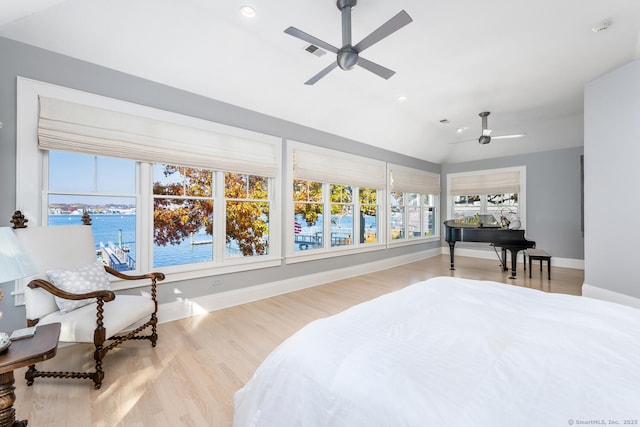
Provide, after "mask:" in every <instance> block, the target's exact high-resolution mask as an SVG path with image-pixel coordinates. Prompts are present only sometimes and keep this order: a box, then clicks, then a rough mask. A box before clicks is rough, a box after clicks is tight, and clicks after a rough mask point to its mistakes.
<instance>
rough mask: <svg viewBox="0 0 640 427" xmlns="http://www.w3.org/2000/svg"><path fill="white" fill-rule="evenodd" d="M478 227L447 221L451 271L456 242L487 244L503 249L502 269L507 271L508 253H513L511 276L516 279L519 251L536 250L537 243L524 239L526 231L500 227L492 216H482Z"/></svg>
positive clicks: (446, 237)
mask: <svg viewBox="0 0 640 427" xmlns="http://www.w3.org/2000/svg"><path fill="white" fill-rule="evenodd" d="M480 217H481V220H480V223H479V224H478V225H475V224H466V223H460V222H456V221H455V220H452V219H450V220H447V221H445V222H444V226H445V240H446V241H447V243H449V257H450V269H451V270H455V267H454V250H455V245H456V242H486V243H491V244H492V245H494V246H495V247H499V248H502V267H503V269H504V271H507V270H508V268H507V264H506V251H507V250H508V251H509V252H510V253H511V276H509V279H515V278H516V260H517V258H518V251H521V250H525V249H529V248H534V247H535V246H536V242H534V241H532V240H527V239H526V238H525V237H524V231H525V230H509V229H506V228H502V227H500V225H499V224H498V223H497V221H495V219H494V218H493V216H491V215H481V216H480Z"/></svg>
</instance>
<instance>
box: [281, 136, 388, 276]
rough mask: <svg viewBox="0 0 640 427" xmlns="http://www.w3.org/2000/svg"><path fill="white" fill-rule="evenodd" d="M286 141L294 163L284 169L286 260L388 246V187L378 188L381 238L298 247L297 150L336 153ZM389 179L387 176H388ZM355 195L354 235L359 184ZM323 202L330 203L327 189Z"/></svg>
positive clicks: (334, 255)
mask: <svg viewBox="0 0 640 427" xmlns="http://www.w3.org/2000/svg"><path fill="white" fill-rule="evenodd" d="M285 145H286V156H287V158H286V164H287V165H291V167H287V168H286V171H284V177H285V178H284V182H285V187H286V188H285V191H284V193H285V197H286V200H287V204H286V207H285V211H286V219H285V230H284V232H283V233H282V235H283V239H284V241H285V244H284V247H285V262H286V263H287V264H293V263H297V262H304V261H312V260H317V259H325V258H332V257H336V256H344V255H351V254H359V253H363V252H369V251H376V250H381V249H385V248H386V235H387V231H386V230H387V216H386V211H387V209H386V208H385V206H386V204H387V203H386V199H387V197H386V193H387V189H386V188H379V189H378V206H379V208H378V241H377V242H375V243H360V242H359V241H357V240H356V239H354V242H353V244H352V245H347V246H340V247H330V246H329V247H322V248H318V249H309V250H306V251H296V250H295V245H294V231H293V230H294V203H293V180H294V170H293V162H294V159H293V158H294V152H295V150H296V148H297V149H300V148H303V149H304V150H306V151H315V152H318V153H321V154H323V155H325V156H326V155H331V154H335V153H336V151H335V150H331V149H328V148H323V147H316V146H312V145H309V144H305V143H302V142H297V141H291V140H288V141H286V143H285ZM385 182H386V177H385ZM331 184H342V185H350V184H349V183H331ZM353 189H354V193H353V194H354V195H353V200H354V203H353V206H354V212H353V215H354V218H353V227H354V235H355V233H356V230H357V228H356V227H358V225H359V221H360V220H359V216H358V215H357V212H356V208H357V207H358V206H359V205H358V206H356V203H355V201H356V200H359V195H358V193H357V190H358V189H359V187H357V186H353ZM322 197H323V204H324V205H325V206H329V205H330V201H329V199H330V198H329V195H328V191H323V194H322ZM324 229H325V233H324V234H325V235H327V236H328V235H330V232H327V229H330V224H327V221H325V224H324Z"/></svg>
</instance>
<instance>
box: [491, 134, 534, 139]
mask: <svg viewBox="0 0 640 427" xmlns="http://www.w3.org/2000/svg"><path fill="white" fill-rule="evenodd" d="M526 135H527V134H526V133H514V134H511V135H498V136H492V137H491V139H511V138H522V137H523V136H526Z"/></svg>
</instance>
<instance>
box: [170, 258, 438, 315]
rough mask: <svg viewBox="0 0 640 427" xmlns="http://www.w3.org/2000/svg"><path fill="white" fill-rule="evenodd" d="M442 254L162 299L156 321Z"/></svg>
mask: <svg viewBox="0 0 640 427" xmlns="http://www.w3.org/2000/svg"><path fill="white" fill-rule="evenodd" d="M440 254H441V251H440V248H434V249H429V250H426V251H420V252H416V253H412V254H408V255H403V256H399V257H393V258H387V259H384V260H379V261H375V262H371V263H366V264H360V265H355V266H353V267H347V268H341V269H336V270H329V271H326V272H322V273H315V274H307V275H304V276H299V277H293V278H291V279H286V280H280V281H277V282H270V283H265V284H261V285H256V286H250V287H247V288H242V289H234V290H231V291H226V292H219V293H215V294H210V295H205V296H201V297H197V298H193V299H180V300H177V301H173V302H169V303H163V304H160V305H159V307H158V321H159V322H160V323H165V322H171V321H174V320H178V319H184V318H187V317H190V316H194V315H198V314H205V313H208V312H210V311H216V310H221V309H223V308H228V307H233V306H236V305H240V304H246V303H249V302H252V301H257V300H260V299H264V298H270V297H274V296H277V295H282V294H286V293H289V292H294V291H299V290H302V289H306V288H310V287H313V286H318V285H322V284H324V283H330V282H334V281H336V280H343V279H348V278H350V277H354V276H359V275H362V274H367V273H372V272H375V271H380V270H386V269H388V268H392V267H397V266H399V265H403V264H409V263H412V262H416V261H420V260H423V259H427V258H431V257H434V256H438V255H440Z"/></svg>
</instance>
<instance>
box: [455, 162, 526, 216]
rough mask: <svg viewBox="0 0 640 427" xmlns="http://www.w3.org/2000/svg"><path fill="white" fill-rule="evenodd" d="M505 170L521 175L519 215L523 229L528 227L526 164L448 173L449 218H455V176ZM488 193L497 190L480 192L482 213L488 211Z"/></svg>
mask: <svg viewBox="0 0 640 427" xmlns="http://www.w3.org/2000/svg"><path fill="white" fill-rule="evenodd" d="M504 172H518V173H519V176H520V191H519V192H518V215H519V219H520V223H521V227H520V228H522V229H526V225H527V191H526V189H527V167H526V166H524V165H523V166H514V167H506V168H498V169H484V170H475V171H468V172H456V173H449V174H447V218H449V219H453V206H454V198H455V197H456V196H454V195H452V194H451V190H450V189H451V180H452V179H453V178H455V177H461V176H480V175H491V174H497V173H504ZM504 193H512V191H505V192H504ZM488 194H496V192H495V191H491V192H488V193H484V194H479V196H480V202H481V206H480V209H481V210H480V214H484V213H486V212H485V211H486V207H487V202H486V196H487V195H488ZM474 195H475V194H468V196H474Z"/></svg>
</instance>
